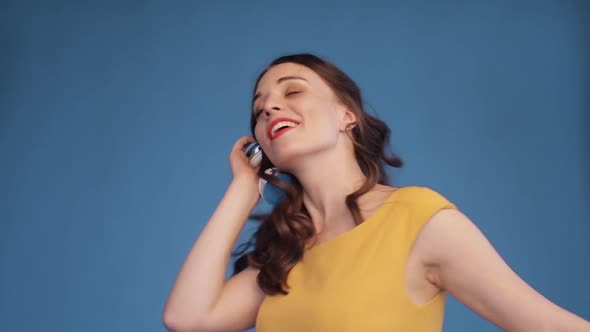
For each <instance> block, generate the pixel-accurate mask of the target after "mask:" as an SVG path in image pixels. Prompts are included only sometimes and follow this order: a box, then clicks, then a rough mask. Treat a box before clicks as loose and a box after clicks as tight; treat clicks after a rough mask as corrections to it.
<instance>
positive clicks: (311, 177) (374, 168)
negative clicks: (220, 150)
mask: <svg viewBox="0 0 590 332" xmlns="http://www.w3.org/2000/svg"><path fill="white" fill-rule="evenodd" d="M251 124H252V133H253V137H252V136H246V137H242V138H240V139H239V140H238V141H237V142H236V143H235V145H234V147H233V149H232V151H231V154H230V165H231V169H232V173H233V181H232V183H231V185H230V186H229V188H228V189H227V191H226V193H225V195H224V197H223V199H222V200H221V202H220V204H219V206H218V207H217V209H216V210H215V212H214V213H213V215H212V217H211V219H210V220H209V222H208V224H207V225H206V227H205V228H204V229H203V231H202V233H201V235H200V236H199V238H198V239H197V241H196V242H195V244H194V246H193V248H192V250H191V251H190V253H189V255H188V257H187V258H186V261H185V263H184V265H183V267H182V269H181V271H180V273H179V275H178V278H177V280H176V282H175V284H174V287H173V289H172V291H171V293H170V296H169V298H168V301H167V303H166V307H165V310H164V315H163V320H164V324H165V326H166V327H167V328H168V329H169V330H171V331H239V330H244V329H247V328H250V327H253V326H256V330H257V331H258V332H268V331H273V332H274V331H281V332H289V331H424V332H426V331H428V332H433V331H441V328H442V321H443V312H444V304H445V294H446V293H447V292H448V293H450V294H452V295H453V296H455V297H456V298H457V299H458V300H459V301H461V302H462V303H464V304H465V305H466V306H468V307H469V308H471V309H472V310H474V311H475V312H476V313H478V314H479V315H481V316H483V317H484V318H486V319H488V320H489V321H491V322H492V323H494V324H495V325H497V326H498V327H500V328H502V329H503V330H507V331H539V332H540V331H572V332H574V331H575V332H581V331H590V323H588V322H587V321H585V320H583V319H582V318H580V317H578V316H576V315H574V314H572V313H570V312H568V311H566V310H564V309H562V308H560V307H558V306H557V305H555V304H553V303H551V302H550V301H549V300H547V299H546V298H545V297H543V296H542V295H541V294H539V293H538V292H536V291H535V290H534V289H533V288H531V287H530V286H529V285H527V284H526V283H525V282H524V281H523V280H522V279H521V278H519V277H518V276H517V275H516V274H515V273H514V272H513V271H512V270H511V269H510V268H509V267H508V266H507V265H506V263H505V262H504V261H503V260H502V258H501V257H500V256H499V255H498V254H497V253H496V251H495V250H494V248H493V247H492V246H491V245H490V243H489V242H488V240H487V239H486V238H485V237H484V235H483V234H482V233H481V232H480V231H479V230H478V229H477V227H476V226H475V225H474V224H473V223H472V222H471V221H470V220H469V218H468V217H466V216H465V215H464V214H463V213H461V212H460V211H459V210H458V209H457V207H456V206H455V205H454V204H453V203H451V202H449V201H448V200H447V199H446V198H445V197H443V196H442V195H440V194H439V193H437V192H436V191H434V190H432V189H429V188H426V187H417V186H408V187H402V188H398V187H393V186H388V185H387V177H386V174H385V171H384V166H385V164H388V165H390V166H394V167H401V165H402V162H401V160H400V159H399V158H397V157H395V156H387V155H386V146H387V144H388V140H389V128H388V127H387V126H386V124H385V123H383V122H382V121H380V120H378V119H376V118H374V117H372V116H370V115H368V114H367V113H365V112H364V111H363V104H362V99H361V94H360V90H359V88H358V87H357V86H356V84H355V83H354V82H353V81H352V80H351V79H350V78H349V77H348V76H347V75H346V74H345V73H344V72H342V71H341V70H339V69H338V68H337V67H335V66H334V65H333V64H331V63H329V62H327V61H325V60H323V59H321V58H319V57H316V56H314V55H311V54H296V55H290V56H285V57H281V58H278V59H276V60H275V61H273V62H272V63H271V64H270V66H269V67H268V68H267V69H266V70H265V71H264V72H262V73H261V74H260V76H259V78H258V80H257V82H256V85H255V89H254V94H253V100H252V121H251ZM254 138H255V139H256V140H257V141H258V142H259V144H260V145H261V147H262V150H263V151H264V157H263V161H262V165H261V166H259V167H257V168H252V167H251V166H250V165H249V163H248V159H247V158H246V156H245V155H244V153H243V147H244V145H245V144H247V143H249V142H251V141H252V140H253V139H254ZM269 167H276V168H277V169H278V170H280V171H281V172H285V173H288V174H291V175H292V176H293V181H292V183H291V184H286V183H282V182H280V181H279V180H278V179H277V178H274V177H272V176H269V175H267V174H265V173H264V170H266V169H267V168H269ZM259 177H263V178H265V179H267V180H269V181H270V182H272V183H276V184H277V185H280V186H282V187H283V188H284V189H285V190H286V193H287V195H286V197H285V198H283V200H282V201H280V202H279V203H278V205H276V206H275V207H274V209H273V211H272V212H271V214H270V215H267V216H262V217H260V219H261V220H262V223H261V225H260V227H259V229H258V230H257V232H256V234H255V235H254V238H253V241H252V245H253V246H254V249H253V250H252V251H251V252H249V253H248V254H247V255H245V256H243V257H242V259H240V260H239V263H238V264H237V266H238V270H237V271H236V272H237V273H236V274H235V275H234V276H233V277H232V278H230V279H229V280H224V275H225V270H226V266H227V265H228V263H229V259H230V255H231V253H232V248H233V247H234V245H235V241H236V240H237V237H238V235H239V234H240V232H241V230H242V227H243V225H244V223H245V222H246V220H247V218H248V216H249V214H250V213H251V211H252V209H253V208H254V207H255V205H256V204H257V202H258V199H259V194H258V189H257V184H258V179H259ZM241 265H244V266H242V267H240V266H241Z"/></svg>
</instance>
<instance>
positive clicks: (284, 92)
mask: <svg viewBox="0 0 590 332" xmlns="http://www.w3.org/2000/svg"><path fill="white" fill-rule="evenodd" d="M252 112H254V114H255V117H256V126H255V134H256V140H257V141H258V143H260V145H261V146H262V150H263V151H264V152H265V154H266V155H267V157H268V158H269V159H270V161H271V162H272V163H273V164H274V165H276V166H277V167H279V169H281V168H282V169H288V168H289V163H290V161H292V160H295V159H294V158H300V157H302V156H305V155H313V154H317V153H319V152H321V151H325V150H329V149H330V148H332V147H334V146H335V145H336V142H337V140H338V138H339V133H340V132H343V131H344V129H345V127H346V124H347V123H348V122H350V121H349V120H350V119H351V117H354V116H353V115H352V113H351V112H349V111H347V109H346V107H344V105H342V104H341V103H340V102H339V101H338V98H337V97H336V95H335V94H334V92H333V91H332V89H331V88H330V87H329V86H328V85H327V84H326V83H325V82H324V81H323V80H322V79H321V77H320V76H319V75H317V74H316V73H315V72H314V71H313V70H311V69H309V68H307V67H305V66H303V65H299V64H295V63H283V64H279V65H276V66H273V67H271V68H270V69H269V70H268V71H267V72H266V73H265V74H264V76H263V77H262V78H261V79H260V81H259V83H258V86H257V88H256V93H255V95H254V100H253V110H252Z"/></svg>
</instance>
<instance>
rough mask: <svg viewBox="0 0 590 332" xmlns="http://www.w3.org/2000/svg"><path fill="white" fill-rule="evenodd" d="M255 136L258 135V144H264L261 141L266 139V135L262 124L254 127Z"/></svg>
mask: <svg viewBox="0 0 590 332" xmlns="http://www.w3.org/2000/svg"><path fill="white" fill-rule="evenodd" d="M254 134H255V135H256V141H258V143H260V144H262V143H261V142H260V141H263V140H265V139H266V133H265V132H264V126H263V125H261V124H258V123H257V124H256V126H255V127H254Z"/></svg>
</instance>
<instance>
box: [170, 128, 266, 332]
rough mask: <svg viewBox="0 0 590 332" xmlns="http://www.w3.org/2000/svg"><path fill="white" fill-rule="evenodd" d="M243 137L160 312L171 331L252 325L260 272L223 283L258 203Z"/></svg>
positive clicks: (260, 295)
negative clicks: (221, 191) (218, 195)
mask: <svg viewBox="0 0 590 332" xmlns="http://www.w3.org/2000/svg"><path fill="white" fill-rule="evenodd" d="M251 140H252V138H251V137H248V136H246V137H242V138H240V139H239V140H238V141H237V142H236V144H235V145H234V147H233V149H232V152H231V154H230V164H231V167H232V172H233V176H234V177H233V181H232V182H231V184H230V186H229V187H228V189H227V191H226V192H225V194H224V196H223V198H222V200H221V202H220V203H219V205H218V206H217V208H216V210H215V212H214V213H213V215H212V216H211V219H209V221H208V222H207V225H206V226H205V228H204V229H203V231H202V232H201V234H200V235H199V237H198V239H197V241H196V242H195V244H194V245H193V247H192V249H191V250H190V252H189V254H188V256H187V258H186V260H185V262H184V264H183V266H182V268H181V270H180V272H179V274H178V276H177V279H176V282H175V283H174V286H173V288H172V291H171V292H170V295H169V297H168V300H167V302H166V306H165V308H164V313H163V320H164V325H165V326H166V328H168V329H169V330H170V331H175V332H181V331H228V330H236V331H239V330H243V329H246V328H249V327H252V326H254V322H255V319H256V315H257V313H258V308H259V306H260V303H261V302H262V300H263V299H264V293H263V292H262V290H261V289H260V288H259V287H258V285H257V283H256V276H257V274H258V270H257V269H254V268H247V269H245V270H244V271H242V272H240V273H238V274H237V275H235V276H234V277H232V278H230V279H229V280H224V279H225V272H226V267H227V266H228V263H229V259H230V255H231V252H232V249H233V247H234V245H235V243H236V241H237V238H238V236H239V234H240V232H241V231H242V228H243V226H244V224H245V222H246V220H247V219H248V216H249V215H250V212H251V211H252V209H253V208H254V207H255V206H256V203H257V202H258V199H259V194H258V191H257V183H258V176H257V174H256V169H254V168H252V167H251V166H250V165H249V164H248V160H247V158H246V157H245V155H244V154H243V152H242V147H243V145H244V144H245V143H247V142H249V141H251Z"/></svg>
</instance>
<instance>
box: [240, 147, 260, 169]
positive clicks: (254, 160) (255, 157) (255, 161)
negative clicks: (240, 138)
mask: <svg viewBox="0 0 590 332" xmlns="http://www.w3.org/2000/svg"><path fill="white" fill-rule="evenodd" d="M244 153H245V154H246V157H248V159H249V161H250V166H252V167H258V165H260V162H261V161H262V148H261V147H260V144H258V142H256V141H254V142H251V143H250V144H248V145H246V147H245V148H244Z"/></svg>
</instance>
